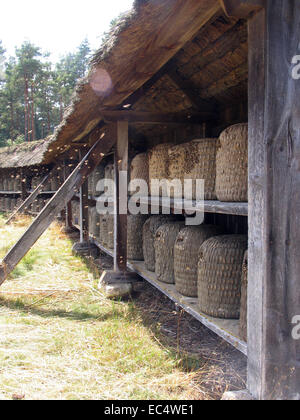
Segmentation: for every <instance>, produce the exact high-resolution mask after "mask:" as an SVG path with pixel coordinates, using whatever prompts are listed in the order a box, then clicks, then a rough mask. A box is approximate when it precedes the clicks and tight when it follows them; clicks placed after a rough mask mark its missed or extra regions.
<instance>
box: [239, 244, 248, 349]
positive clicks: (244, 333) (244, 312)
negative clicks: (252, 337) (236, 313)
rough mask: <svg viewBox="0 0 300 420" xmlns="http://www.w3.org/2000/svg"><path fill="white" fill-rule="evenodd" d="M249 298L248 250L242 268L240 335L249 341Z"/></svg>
mask: <svg viewBox="0 0 300 420" xmlns="http://www.w3.org/2000/svg"><path fill="white" fill-rule="evenodd" d="M247 298H248V251H247V252H246V253H245V257H244V262H243V270H242V296H241V316H240V337H241V339H242V340H244V341H247V338H248V337H247V330H248V328H247V320H248V317H247V308H248V305H247Z"/></svg>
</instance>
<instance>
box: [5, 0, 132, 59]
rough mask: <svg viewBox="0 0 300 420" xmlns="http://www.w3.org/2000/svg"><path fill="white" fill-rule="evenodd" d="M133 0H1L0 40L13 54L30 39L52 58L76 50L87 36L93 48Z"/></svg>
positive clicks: (98, 44)
mask: <svg viewBox="0 0 300 420" xmlns="http://www.w3.org/2000/svg"><path fill="white" fill-rule="evenodd" d="M132 3H133V0H80V1H77V0H51V1H49V0H48V1H45V0H2V1H1V8H0V10H1V15H0V40H2V45H3V46H4V48H5V49H6V50H7V53H6V56H8V55H14V51H15V47H16V46H18V47H19V46H20V45H21V44H22V43H23V41H31V42H32V43H34V44H35V45H37V46H39V47H41V49H42V51H43V52H50V53H51V59H52V61H54V62H55V61H57V60H58V59H59V57H60V56H62V55H64V54H65V53H68V52H73V51H74V50H75V49H76V48H77V47H78V46H79V44H80V43H81V42H82V41H83V40H84V39H85V38H88V40H89V41H90V44H91V48H92V49H96V48H98V47H99V46H100V44H101V39H102V34H103V32H105V31H107V30H108V29H109V24H110V22H111V20H112V19H113V18H115V17H117V16H118V15H119V14H120V13H122V12H124V11H126V10H129V9H130V8H131V6H132Z"/></svg>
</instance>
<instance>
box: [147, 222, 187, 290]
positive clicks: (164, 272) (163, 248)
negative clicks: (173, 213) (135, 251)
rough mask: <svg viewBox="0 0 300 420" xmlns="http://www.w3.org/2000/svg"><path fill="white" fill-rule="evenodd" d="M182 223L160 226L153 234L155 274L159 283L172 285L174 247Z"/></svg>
mask: <svg viewBox="0 0 300 420" xmlns="http://www.w3.org/2000/svg"><path fill="white" fill-rule="evenodd" d="M183 228H184V222H174V223H168V224H164V225H162V226H160V227H159V228H158V229H157V231H156V234H155V243H154V246H155V274H156V276H157V279H158V280H159V281H162V282H164V283H168V284H174V283H175V280H174V245H175V242H176V238H177V235H178V234H179V232H180V231H181V229H183Z"/></svg>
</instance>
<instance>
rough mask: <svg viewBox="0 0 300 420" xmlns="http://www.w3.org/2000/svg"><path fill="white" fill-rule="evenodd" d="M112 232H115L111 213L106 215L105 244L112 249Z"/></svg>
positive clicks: (113, 217)
mask: <svg viewBox="0 0 300 420" xmlns="http://www.w3.org/2000/svg"><path fill="white" fill-rule="evenodd" d="M114 233H115V216H114V215H113V214H108V215H107V246H108V248H109V249H114V246H115V245H114V243H115V241H114Z"/></svg>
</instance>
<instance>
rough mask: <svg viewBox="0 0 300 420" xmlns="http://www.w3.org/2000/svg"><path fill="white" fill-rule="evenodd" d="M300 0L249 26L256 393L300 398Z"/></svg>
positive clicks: (287, 1)
mask: <svg viewBox="0 0 300 420" xmlns="http://www.w3.org/2000/svg"><path fill="white" fill-rule="evenodd" d="M299 25H300V8H299V2H298V0H272V1H271V0H268V1H266V11H265V12H260V13H259V14H257V15H256V16H255V17H254V18H253V19H251V20H250V22H249V42H250V54H249V226H250V231H249V293H248V295H249V309H248V314H249V321H248V329H249V336H248V357H249V378H248V387H249V390H250V392H251V393H252V394H253V395H254V396H255V397H256V398H259V399H267V400H268V399H273V400H275V399H283V400H289V399H296V400H299V399H300V364H299V360H300V341H299V340H295V339H293V337H292V329H293V325H292V319H293V317H294V316H295V315H299V312H300V287H299V273H300V194H299V191H300V164H299V161H300V130H299V127H300V112H299V110H300V94H299V93H300V83H299V80H294V79H293V78H292V57H293V56H294V55H296V54H297V53H298V54H299V27H300V26H299Z"/></svg>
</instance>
